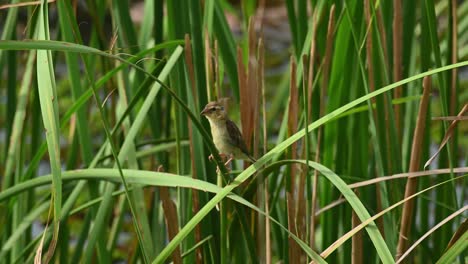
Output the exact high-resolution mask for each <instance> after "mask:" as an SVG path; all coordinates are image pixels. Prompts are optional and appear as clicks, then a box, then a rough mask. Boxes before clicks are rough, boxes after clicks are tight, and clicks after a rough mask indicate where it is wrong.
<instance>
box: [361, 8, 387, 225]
mask: <svg viewBox="0 0 468 264" xmlns="http://www.w3.org/2000/svg"><path fill="white" fill-rule="evenodd" d="M370 9H371V4H370V0H366V1H365V3H364V13H365V18H366V24H367V28H368V35H367V38H366V60H367V66H368V68H367V71H368V75H367V76H368V78H369V91H370V92H373V91H375V77H374V74H375V73H374V63H373V61H372V57H373V56H372V53H373V41H372V34H373V33H372V32H373V31H372V28H373V27H372V23H373V19H372V16H371V10H370ZM372 103H373V104H376V98H373V99H372ZM372 113H373V117H374V122H375V128H376V130H377V129H378V127H379V123H380V121H379V118H377V116H378V114H377V111H373V112H372ZM377 131H378V130H377ZM381 193H382V191H381V186H380V185H376V193H375V195H376V202H377V210H378V211H382V199H381ZM377 225H378V227H379V230H380V231H381V232H382V234H385V232H384V220H383V219H382V218H379V219H378V220H377Z"/></svg>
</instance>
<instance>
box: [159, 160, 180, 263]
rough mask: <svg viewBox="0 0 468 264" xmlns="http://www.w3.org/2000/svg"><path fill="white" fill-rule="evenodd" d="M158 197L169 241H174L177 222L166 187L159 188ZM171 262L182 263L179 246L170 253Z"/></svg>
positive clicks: (175, 211) (175, 209)
mask: <svg viewBox="0 0 468 264" xmlns="http://www.w3.org/2000/svg"><path fill="white" fill-rule="evenodd" d="M158 171H159V172H162V167H160V168H159V169H158ZM159 191H160V193H159V196H160V199H161V201H162V207H163V209H164V218H165V220H166V225H167V230H168V235H169V240H172V239H174V237H175V236H176V235H177V232H179V224H178V223H179V220H178V217H177V208H176V205H175V204H174V202H173V201H172V200H171V197H170V195H169V189H168V188H167V187H160V188H159ZM172 260H173V261H174V263H175V264H181V263H182V257H181V252H180V246H178V247H177V248H176V249H175V250H174V252H172Z"/></svg>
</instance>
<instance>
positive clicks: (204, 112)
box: [200, 108, 208, 115]
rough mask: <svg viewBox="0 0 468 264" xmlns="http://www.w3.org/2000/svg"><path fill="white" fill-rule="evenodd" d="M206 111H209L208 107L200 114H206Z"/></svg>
mask: <svg viewBox="0 0 468 264" xmlns="http://www.w3.org/2000/svg"><path fill="white" fill-rule="evenodd" d="M206 113H208V108H205V109H203V111H201V113H200V115H206Z"/></svg>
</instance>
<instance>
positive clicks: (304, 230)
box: [297, 55, 310, 261]
mask: <svg viewBox="0 0 468 264" xmlns="http://www.w3.org/2000/svg"><path fill="white" fill-rule="evenodd" d="M301 63H302V65H303V66H302V67H303V72H302V81H303V84H302V103H303V105H304V108H303V115H304V118H305V121H304V129H305V133H306V136H305V137H304V140H303V145H302V146H303V147H302V153H303V158H305V159H306V160H307V161H309V160H310V159H309V156H310V155H309V130H308V129H307V125H308V124H309V115H308V113H307V112H309V106H308V105H307V99H308V98H307V96H306V95H307V94H308V90H307V89H308V87H307V84H308V79H307V76H308V74H309V68H308V66H309V60H308V57H307V56H306V55H303V56H302V57H301ZM299 103H300V102H298V104H299ZM306 178H309V167H308V166H307V167H306V168H305V169H304V170H302V171H301V172H300V174H299V186H298V192H297V193H298V197H297V198H298V200H297V206H298V207H297V226H298V230H299V237H300V238H301V239H302V240H305V241H307V237H308V235H309V225H306V222H307V219H310V218H309V215H310V213H309V207H308V206H307V205H306V198H307V193H306V189H307V185H306ZM302 261H305V260H302Z"/></svg>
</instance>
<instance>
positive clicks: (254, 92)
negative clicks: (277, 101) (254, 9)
mask: <svg viewBox="0 0 468 264" xmlns="http://www.w3.org/2000/svg"><path fill="white" fill-rule="evenodd" d="M254 22H255V20H254V19H253V18H252V17H251V18H250V19H249V27H248V36H249V37H248V59H247V70H246V73H245V74H246V78H247V85H246V86H244V87H243V88H242V87H240V88H241V89H239V95H240V105H241V108H240V109H241V111H242V112H246V113H244V114H241V117H242V118H243V119H242V120H241V121H242V135H243V136H244V140H245V143H246V145H247V146H248V147H251V146H252V140H253V139H254V133H255V120H256V119H257V118H256V115H257V112H258V110H256V109H257V105H258V87H257V68H258V62H257V59H256V53H257V45H256V43H257V41H256V34H255V28H254V26H255V23H254Z"/></svg>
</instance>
